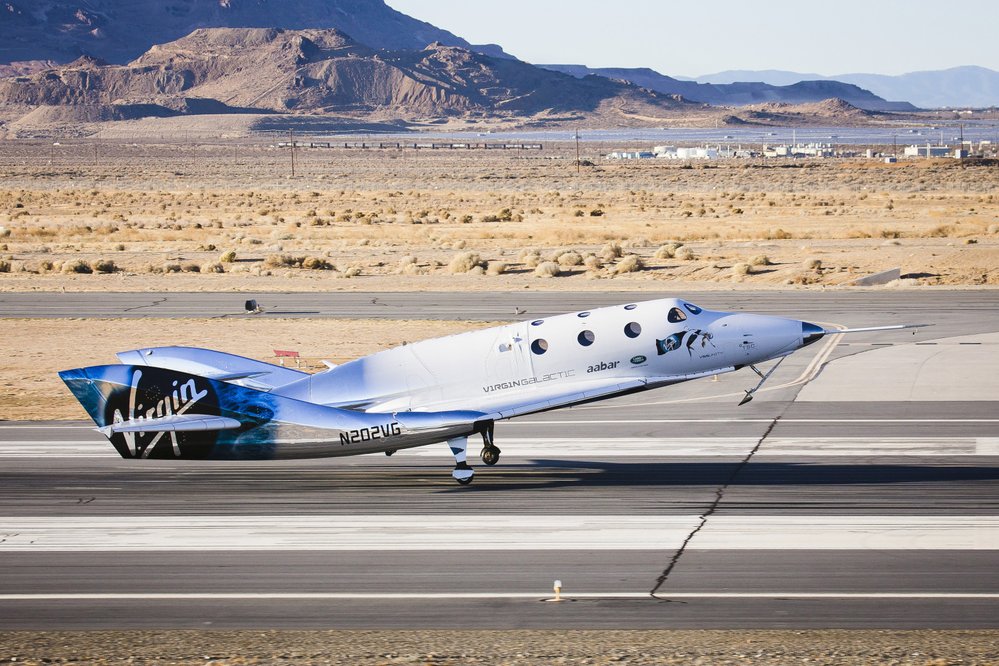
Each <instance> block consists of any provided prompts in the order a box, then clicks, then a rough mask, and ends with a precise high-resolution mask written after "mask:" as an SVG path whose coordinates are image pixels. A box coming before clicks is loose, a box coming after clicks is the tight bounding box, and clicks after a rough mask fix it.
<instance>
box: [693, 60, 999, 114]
mask: <svg viewBox="0 0 999 666" xmlns="http://www.w3.org/2000/svg"><path fill="white" fill-rule="evenodd" d="M677 78H678V79H679V80H681V81H696V82H699V83H709V84H726V83H732V82H735V81H761V82H764V83H769V84H771V85H789V84H792V83H795V82H797V81H801V80H832V81H842V82H844V83H852V84H854V85H858V86H860V87H862V88H865V89H867V90H870V91H871V92H873V93H874V94H876V95H879V96H881V97H885V98H888V99H905V100H907V101H909V102H911V103H913V104H915V105H916V106H918V107H921V108H945V107H973V108H984V107H992V106H999V72H997V71H995V70H992V69H989V68H987V67H979V66H977V65H963V66H960V67H949V68H947V69H939V70H921V71H914V72H907V73H905V74H895V75H889V74H866V73H853V74H836V75H833V76H824V75H822V74H814V73H800V72H792V71H787V70H727V71H724V72H717V73H715V74H706V75H704V76H698V77H694V78H689V77H677Z"/></svg>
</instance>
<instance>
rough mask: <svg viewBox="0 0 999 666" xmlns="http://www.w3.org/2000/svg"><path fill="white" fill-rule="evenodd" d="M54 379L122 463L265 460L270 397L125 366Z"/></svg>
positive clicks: (272, 409) (182, 375)
mask: <svg viewBox="0 0 999 666" xmlns="http://www.w3.org/2000/svg"><path fill="white" fill-rule="evenodd" d="M59 376H60V377H61V378H62V380H63V381H64V382H65V383H66V386H68V387H69V390H70V391H72V392H73V395H74V396H76V398H77V400H79V401H80V404H81V405H83V407H84V409H86V410H87V413H88V414H90V417H91V418H92V419H93V420H94V423H96V424H97V425H98V427H100V428H101V429H102V432H104V434H105V435H107V437H108V439H110V440H111V443H112V444H113V445H114V447H115V449H116V450H117V451H118V453H120V454H121V455H122V457H124V458H193V459H205V458H269V457H272V455H271V454H272V453H273V452H272V451H269V450H268V445H267V444H266V441H267V439H269V434H270V433H269V432H266V431H267V430H269V428H268V426H269V425H270V424H271V423H272V422H273V420H274V418H275V412H276V411H277V408H276V405H275V403H276V401H277V400H278V398H277V397H276V396H270V395H268V394H267V393H263V392H261V391H255V390H253V389H248V388H244V387H241V386H236V385H234V384H226V383H224V382H216V381H213V380H210V379H206V378H204V377H199V376H197V375H191V374H186V373H180V372H175V371H172V370H164V369H161V368H153V367H138V366H133V365H104V366H95V367H91V368H80V369H76V370H66V371H64V372H60V373H59ZM285 400H287V399H285ZM290 402H297V401H290ZM307 411H308V410H307ZM202 417H223V418H214V419H212V418H202ZM219 423H221V424H222V425H221V426H218V425H217V424H219Z"/></svg>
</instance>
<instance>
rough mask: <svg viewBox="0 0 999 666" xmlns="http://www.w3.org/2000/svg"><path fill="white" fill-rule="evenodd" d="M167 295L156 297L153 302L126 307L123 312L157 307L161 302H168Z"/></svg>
mask: <svg viewBox="0 0 999 666" xmlns="http://www.w3.org/2000/svg"><path fill="white" fill-rule="evenodd" d="M166 300H167V297H166V296H163V297H161V298H158V299H154V300H153V302H152V303H147V304H145V305H136V306H133V307H130V308H125V309H124V310H123V312H133V311H135V310H141V309H142V308H155V307H156V306H157V305H159V304H160V303H166Z"/></svg>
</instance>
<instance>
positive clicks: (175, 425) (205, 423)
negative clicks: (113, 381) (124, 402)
mask: <svg viewBox="0 0 999 666" xmlns="http://www.w3.org/2000/svg"><path fill="white" fill-rule="evenodd" d="M242 425H243V424H242V423H240V422H239V421H237V420H236V419H231V418H227V417H224V416H212V415H210V414H171V415H169V416H163V417H160V418H153V419H136V420H129V421H119V422H117V423H111V424H109V425H106V426H103V427H101V428H98V429H97V430H98V432H100V433H101V434H103V435H104V436H105V437H110V436H111V435H113V434H114V433H118V432H206V431H211V430H236V429H237V428H240V427H242Z"/></svg>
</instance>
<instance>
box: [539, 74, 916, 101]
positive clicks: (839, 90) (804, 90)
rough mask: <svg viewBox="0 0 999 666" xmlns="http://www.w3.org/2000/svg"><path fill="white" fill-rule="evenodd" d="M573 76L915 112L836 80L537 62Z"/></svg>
mask: <svg viewBox="0 0 999 666" xmlns="http://www.w3.org/2000/svg"><path fill="white" fill-rule="evenodd" d="M541 66H542V67H544V68H546V69H550V70H552V71H556V72H563V73H565V74H571V75H572V76H576V77H584V76H590V75H596V76H603V77H606V78H610V79H615V80H621V81H628V82H630V83H634V84H635V85H638V86H644V87H646V88H649V89H651V90H655V91H657V92H661V93H664V94H667V95H682V96H683V97H685V98H686V99H689V100H692V101H697V102H704V103H706V104H714V105H721V106H745V105H752V104H761V103H767V102H778V103H788V104H810V103H814V102H820V101H822V100H825V99H830V98H837V99H842V100H845V101H847V102H848V103H849V104H850V105H852V106H855V107H857V108H860V109H866V110H868V111H915V110H916V109H915V107H914V106H912V105H911V104H909V103H907V102H890V101H887V100H885V99H882V98H881V97H878V96H877V95H875V94H874V93H872V92H870V91H868V90H864V89H863V88H860V87H858V86H856V85H852V84H849V83H841V82H839V81H828V80H823V81H799V82H797V83H794V84H791V85H783V86H779V85H771V84H769V83H760V82H740V83H728V84H714V83H697V82H696V81H681V80H679V79H674V78H672V77H670V76H666V75H664V74H660V73H659V72H657V71H655V70H653V69H648V68H636V69H630V68H596V69H593V68H589V67H585V66H583V65H541Z"/></svg>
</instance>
